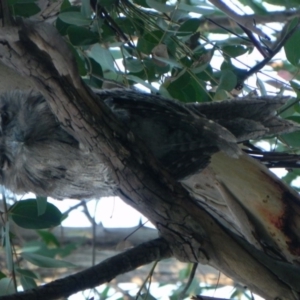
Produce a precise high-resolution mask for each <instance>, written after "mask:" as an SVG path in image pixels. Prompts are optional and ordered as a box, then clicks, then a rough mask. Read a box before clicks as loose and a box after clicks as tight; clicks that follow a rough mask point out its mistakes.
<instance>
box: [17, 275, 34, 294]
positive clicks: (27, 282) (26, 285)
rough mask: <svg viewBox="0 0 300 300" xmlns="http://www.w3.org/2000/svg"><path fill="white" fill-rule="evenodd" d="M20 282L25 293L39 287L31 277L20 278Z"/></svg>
mask: <svg viewBox="0 0 300 300" xmlns="http://www.w3.org/2000/svg"><path fill="white" fill-rule="evenodd" d="M20 281H21V285H22V287H23V289H24V291H26V290H30V289H34V288H36V287H37V284H36V282H35V281H34V279H32V278H30V277H26V276H20Z"/></svg>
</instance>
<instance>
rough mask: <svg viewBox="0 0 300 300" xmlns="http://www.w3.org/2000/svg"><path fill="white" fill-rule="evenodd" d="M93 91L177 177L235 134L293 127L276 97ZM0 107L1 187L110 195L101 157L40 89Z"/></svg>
mask: <svg viewBox="0 0 300 300" xmlns="http://www.w3.org/2000/svg"><path fill="white" fill-rule="evenodd" d="M99 98H100V101H105V103H106V104H107V105H108V106H109V107H110V108H111V109H112V111H113V112H114V113H115V115H116V116H117V118H119V119H120V121H121V122H124V125H125V126H128V127H129V128H130V129H131V131H132V132H133V133H134V135H136V136H138V137H139V138H141V139H142V140H143V141H144V143H145V144H146V145H147V146H148V148H149V149H150V150H151V151H152V152H153V154H154V155H155V156H156V157H157V159H158V160H159V161H160V162H161V163H162V164H163V165H164V166H165V167H166V168H167V169H168V170H169V171H170V172H171V173H172V174H173V176H174V177H175V178H176V179H178V180H180V179H182V178H184V177H187V176H190V175H192V174H194V173H196V172H198V171H199V170H201V169H203V168H204V167H206V166H207V164H208V163H209V159H210V156H211V155H212V154H213V153H215V152H217V151H220V150H221V151H223V152H225V153H226V154H228V155H229V156H232V157H237V156H238V155H239V152H240V150H239V148H238V146H237V142H240V141H243V140H246V139H249V138H257V137H260V136H261V135H264V134H266V133H271V134H273V133H279V132H287V131H291V130H292V129H293V127H294V125H293V124H292V123H290V122H288V121H285V120H281V119H279V118H277V117H276V116H275V115H274V110H275V109H276V108H277V107H279V106H281V105H282V104H283V102H284V100H282V99H281V98H274V99H272V98H260V99H258V100H255V99H250V100H233V101H224V102H216V103H206V104H188V105H185V104H181V103H179V102H177V101H173V100H168V99H164V98H161V97H159V96H154V95H148V94H143V93H140V92H136V91H131V90H105V91H100V92H99ZM0 113H1V120H0V121H1V123H0V125H1V128H0V130H1V136H0V156H1V165H0V167H1V173H0V175H1V182H2V183H3V184H4V185H5V186H6V187H7V188H9V189H11V190H12V191H14V192H16V193H25V192H29V191H31V192H34V193H36V194H38V195H47V196H52V197H56V198H59V199H62V198H66V197H70V198H91V197H100V196H106V195H113V190H114V188H115V184H114V182H113V180H112V178H111V177H110V174H109V171H108V170H107V168H106V166H105V164H101V163H99V162H98V161H96V160H95V159H94V157H93V155H92V153H88V152H87V151H84V150H82V149H81V148H80V146H79V143H78V142H77V141H76V140H75V139H74V138H73V137H72V136H70V135H69V134H68V133H66V132H65V131H64V130H63V129H61V127H60V125H59V123H58V122H57V120H56V118H55V117H54V115H53V114H52V112H51V111H50V109H49V107H48V104H47V102H46V101H45V99H44V98H43V97H42V96H41V95H40V94H36V93H31V92H23V91H14V92H8V93H5V94H2V95H1V96H0ZM226 128H227V129H226Z"/></svg>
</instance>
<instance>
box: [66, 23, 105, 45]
mask: <svg viewBox="0 0 300 300" xmlns="http://www.w3.org/2000/svg"><path fill="white" fill-rule="evenodd" d="M67 33H68V37H69V39H70V42H71V43H72V45H74V46H88V45H92V44H95V43H97V42H99V35H98V33H96V32H92V31H90V30H89V29H87V28H84V27H80V26H74V25H71V26H69V27H68V30H67Z"/></svg>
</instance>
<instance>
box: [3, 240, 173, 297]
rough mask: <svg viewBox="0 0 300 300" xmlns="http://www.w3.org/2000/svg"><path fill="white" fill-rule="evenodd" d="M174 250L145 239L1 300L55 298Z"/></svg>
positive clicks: (163, 244)
mask: <svg viewBox="0 0 300 300" xmlns="http://www.w3.org/2000/svg"><path fill="white" fill-rule="evenodd" d="M171 256H172V252H171V250H170V248H169V245H168V243H167V242H166V241H165V240H164V239H162V238H159V239H156V240H152V241H149V242H145V243H143V244H141V245H139V246H136V247H134V248H133V249H130V250H127V251H125V252H123V253H120V254H118V255H115V256H113V257H111V258H108V259H106V260H105V261H103V262H101V263H99V264H98V265H96V266H94V267H91V268H88V269H86V270H84V271H81V272H78V273H77V274H75V275H71V276H68V277H66V278H63V279H59V280H55V281H53V282H51V283H48V284H45V285H43V286H40V287H38V288H36V289H33V290H29V291H25V292H22V293H18V294H15V295H8V296H2V297H0V300H40V299H43V300H54V299H58V298H60V297H68V296H70V295H72V294H74V293H76V292H79V291H83V290H86V289H89V288H93V287H96V286H99V285H101V284H103V283H106V282H109V281H111V280H112V279H114V278H115V277H116V276H118V275H120V274H123V273H126V272H129V271H132V270H135V269H136V268H138V267H140V266H142V265H145V264H149V263H151V262H153V261H158V260H161V259H165V258H169V257H171Z"/></svg>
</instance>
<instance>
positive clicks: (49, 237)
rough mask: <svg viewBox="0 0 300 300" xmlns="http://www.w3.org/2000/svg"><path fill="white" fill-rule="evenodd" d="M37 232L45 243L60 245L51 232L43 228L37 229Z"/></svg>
mask: <svg viewBox="0 0 300 300" xmlns="http://www.w3.org/2000/svg"><path fill="white" fill-rule="evenodd" d="M37 233H38V235H39V236H40V237H41V238H42V239H43V241H44V242H45V244H46V245H50V246H53V245H55V246H56V247H59V246H60V244H59V241H58V239H57V238H56V236H55V235H54V234H53V233H52V232H50V231H45V230H38V231H37Z"/></svg>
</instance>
